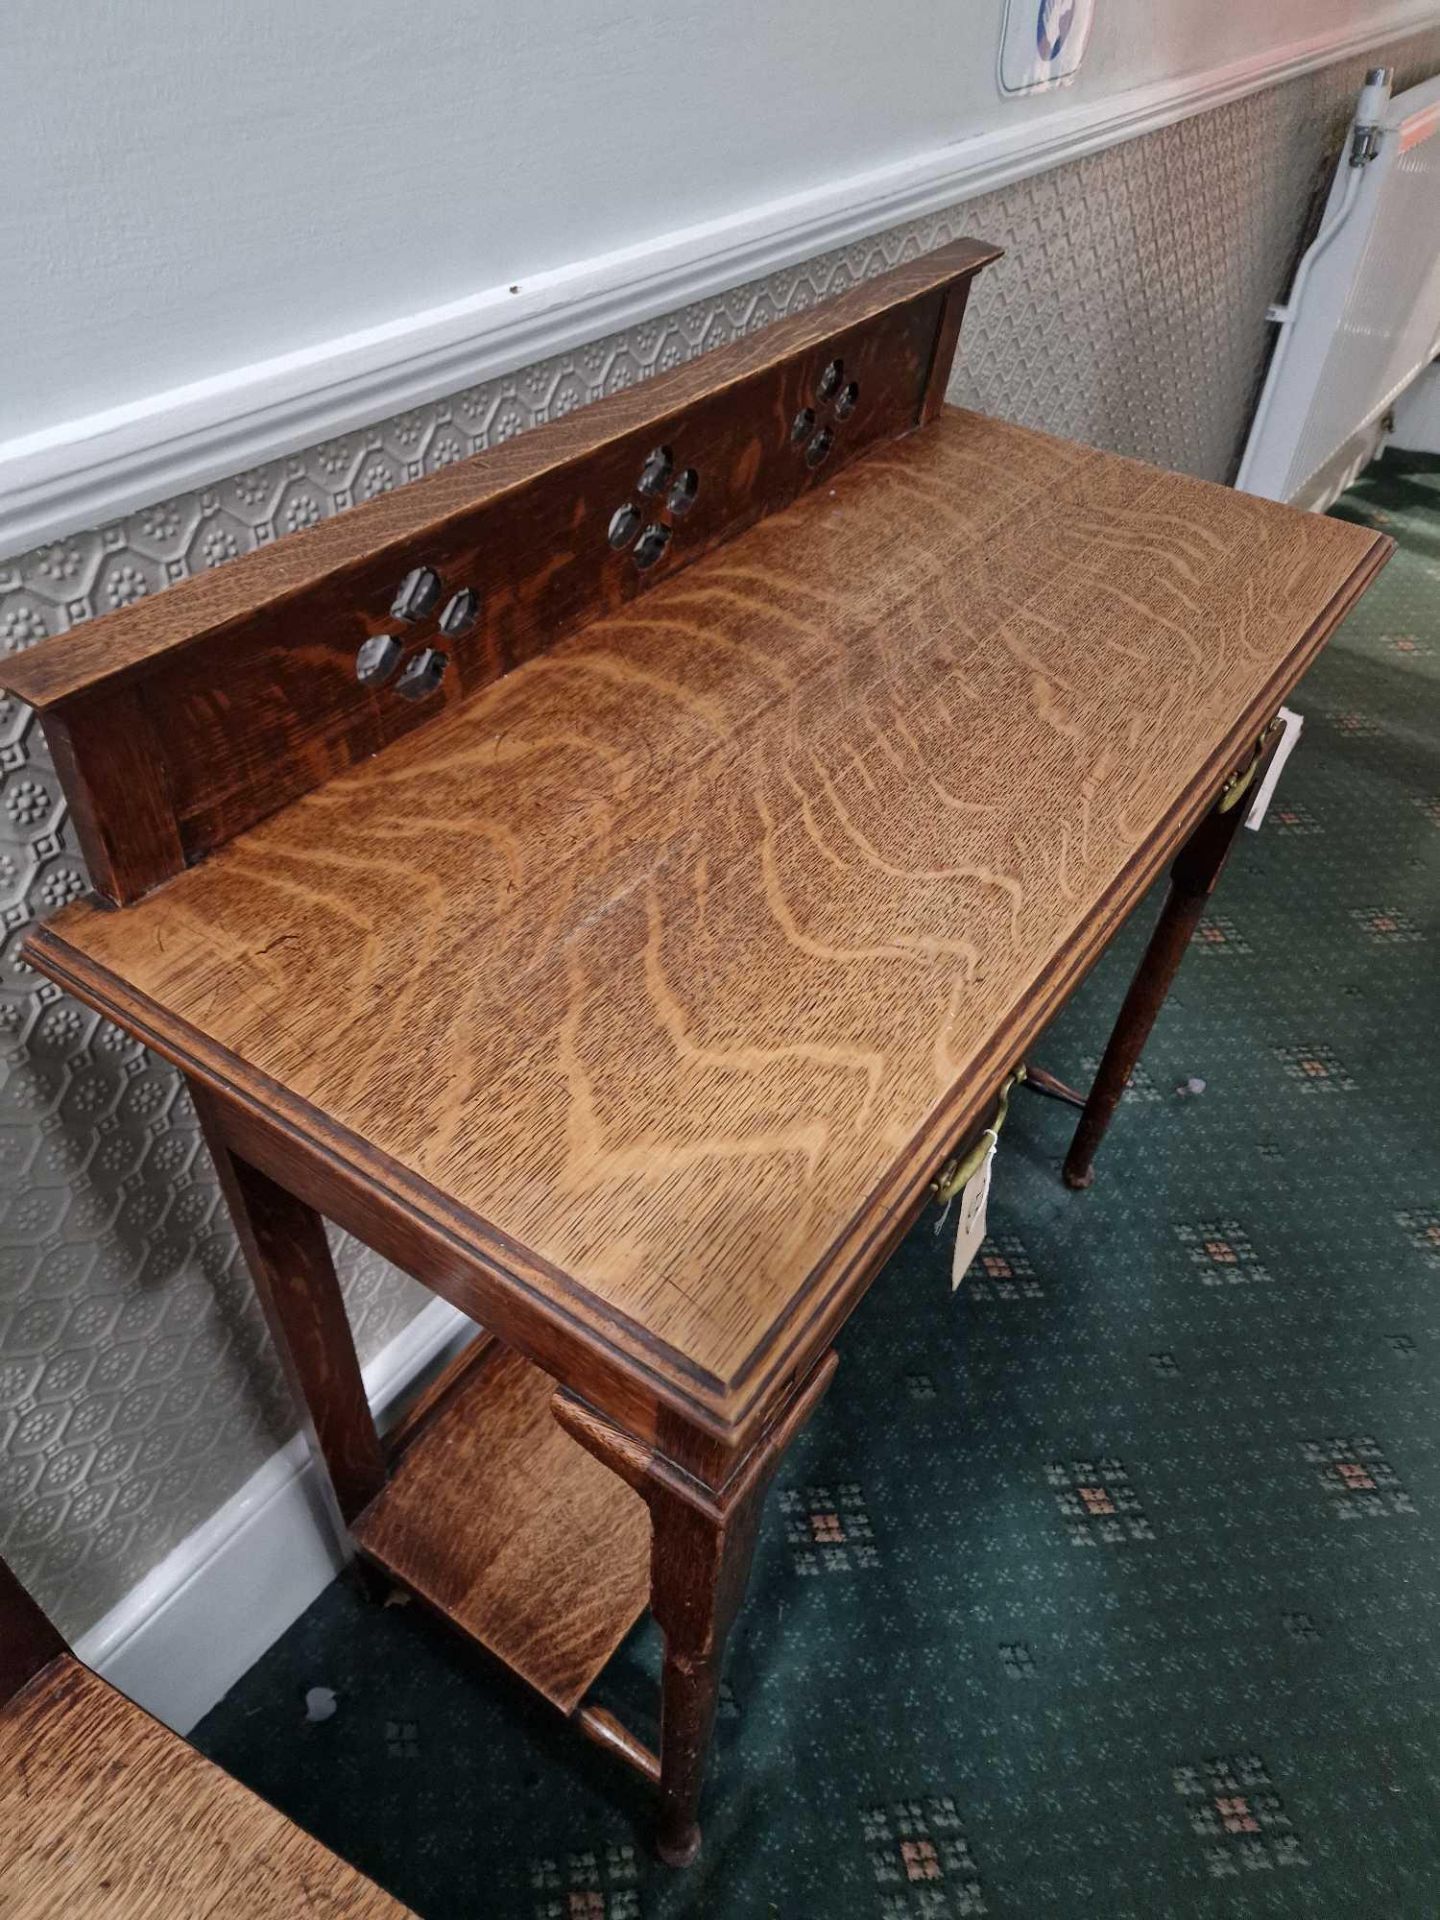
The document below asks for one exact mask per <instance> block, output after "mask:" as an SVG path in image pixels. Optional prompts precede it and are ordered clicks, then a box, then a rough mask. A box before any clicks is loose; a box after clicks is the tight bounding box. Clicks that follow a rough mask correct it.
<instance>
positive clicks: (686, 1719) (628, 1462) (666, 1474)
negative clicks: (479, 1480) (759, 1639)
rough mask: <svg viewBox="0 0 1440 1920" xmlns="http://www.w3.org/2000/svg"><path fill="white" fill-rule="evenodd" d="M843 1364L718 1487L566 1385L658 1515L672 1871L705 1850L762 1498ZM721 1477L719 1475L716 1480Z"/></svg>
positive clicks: (589, 1429) (828, 1365)
mask: <svg viewBox="0 0 1440 1920" xmlns="http://www.w3.org/2000/svg"><path fill="white" fill-rule="evenodd" d="M835 1364H836V1355H835V1354H834V1353H828V1354H826V1356H825V1357H824V1359H823V1360H821V1361H820V1362H819V1363H818V1364H817V1365H816V1366H815V1367H814V1368H813V1369H812V1370H811V1372H810V1374H809V1376H808V1378H807V1379H806V1380H804V1381H803V1382H802V1383H801V1384H800V1385H799V1386H798V1387H797V1388H796V1389H795V1391H794V1392H793V1393H792V1395H791V1397H790V1398H789V1400H788V1401H786V1403H785V1404H784V1406H783V1407H782V1408H780V1409H779V1410H778V1412H777V1416H776V1418H775V1419H774V1420H773V1422H772V1424H771V1425H770V1427H769V1428H768V1429H767V1430H766V1432H765V1433H764V1434H763V1435H762V1436H761V1438H760V1439H759V1440H758V1441H757V1442H756V1443H755V1445H754V1446H753V1447H752V1448H751V1449H750V1450H749V1452H748V1453H746V1454H744V1455H743V1456H742V1457H741V1459H740V1460H739V1462H738V1464H737V1465H735V1466H733V1468H732V1469H731V1471H729V1473H728V1474H726V1475H725V1476H724V1478H723V1480H722V1483H721V1484H720V1485H718V1486H717V1485H714V1484H706V1483H705V1481H703V1480H701V1479H700V1478H697V1477H696V1474H695V1473H694V1472H693V1471H686V1470H685V1468H683V1467H681V1466H679V1465H678V1464H677V1463H676V1462H675V1461H674V1460H672V1459H670V1458H669V1457H667V1455H665V1454H662V1453H659V1452H658V1451H656V1450H655V1449H653V1448H649V1447H646V1446H643V1445H642V1444H641V1443H640V1442H639V1441H637V1440H635V1439H634V1438H633V1437H632V1436H631V1435H630V1434H627V1433H625V1432H623V1431H622V1430H621V1429H620V1428H618V1427H616V1426H614V1425H613V1424H612V1423H611V1422H610V1421H609V1420H607V1419H606V1418H605V1417H604V1416H603V1415H602V1414H599V1413H597V1412H596V1411H595V1409H594V1408H593V1407H589V1406H587V1405H585V1403H584V1402H583V1401H579V1400H576V1399H574V1398H573V1397H572V1396H571V1395H570V1394H568V1393H566V1392H564V1391H563V1390H562V1391H561V1392H559V1393H557V1394H556V1396H555V1399H554V1402H553V1403H552V1404H553V1407H554V1411H555V1417H556V1419H558V1420H559V1421H560V1423H561V1425H562V1426H564V1427H565V1428H566V1430H567V1431H568V1432H570V1433H571V1434H573V1435H574V1436H575V1438H576V1439H577V1440H579V1441H580V1442H581V1444H582V1445H584V1446H586V1447H588V1448H589V1449H590V1451H591V1452H592V1453H593V1454H595V1455H596V1456H597V1458H599V1459H601V1460H603V1461H604V1462H605V1464H606V1465H607V1466H609V1467H610V1468H612V1469H613V1471H614V1472H616V1473H618V1474H619V1475H620V1476H621V1477H622V1479H625V1480H627V1481H628V1482H629V1483H630V1485H631V1486H633V1487H634V1488H635V1490H636V1491H637V1492H638V1493H639V1494H641V1495H642V1496H643V1497H644V1499H645V1501H646V1503H647V1505H648V1506H649V1508H650V1519H651V1528H652V1534H651V1558H650V1609H651V1612H652V1613H653V1614H654V1615H655V1618H656V1620H657V1622H658V1623H659V1626H660V1630H661V1632H662V1633H663V1634H664V1636H665V1662H664V1669H663V1672H662V1676H661V1683H660V1685H661V1691H660V1783H659V1786H660V1816H659V1822H658V1827H657V1831H656V1851H657V1853H658V1854H659V1855H660V1858H661V1859H662V1860H663V1861H665V1863H666V1864H667V1865H668V1866H672V1867H685V1866H689V1864H690V1862H691V1861H692V1860H693V1859H694V1858H695V1856H696V1854H697V1853H698V1852H699V1851H700V1821H699V1814H700V1794H701V1789H702V1788H703V1786H704V1783H705V1768H706V1764H707V1762H708V1760H709V1757H710V1739H711V1735H712V1733H713V1731H714V1726H715V1704H716V1701H717V1699H718V1697H719V1691H720V1671H721V1662H722V1660H723V1658H724V1653H725V1641H726V1637H727V1636H728V1634H729V1632H730V1628H731V1625H732V1623H733V1622H734V1619H735V1615H736V1614H737V1613H738V1612H739V1610H740V1604H741V1602H742V1601H743V1600H744V1598H745V1589H746V1586H747V1584H748V1582H749V1578H750V1564H751V1561H752V1559H753V1557H754V1553H755V1540H756V1536H757V1534H758V1532H759V1528H760V1517H761V1511H762V1508H763V1506H764V1501H765V1494H766V1491H767V1490H768V1488H769V1485H770V1482H771V1480H772V1479H773V1478H774V1475H775V1470H776V1468H777V1467H778V1466H779V1465H780V1462H781V1460H782V1459H783V1458H784V1455H785V1450H786V1448H787V1447H788V1446H789V1444H790V1442H791V1441H792V1440H793V1439H794V1438H795V1435H796V1434H797V1433H798V1432H799V1431H800V1428H801V1427H802V1426H803V1425H804V1423H805V1421H806V1420H807V1419H808V1418H809V1416H810V1413H811V1412H812V1410H813V1409H814V1407H815V1405H816V1403H817V1402H818V1400H819V1399H820V1396H821V1394H822V1393H824V1391H825V1389H826V1387H827V1386H828V1385H829V1384H830V1379H831V1376H832V1374H833V1373H834V1371H835ZM680 1451H684V1449H680ZM694 1451H695V1456H696V1457H697V1458H698V1457H702V1456H703V1455H704V1453H705V1451H706V1443H705V1442H704V1441H703V1439H702V1441H701V1443H700V1445H699V1446H698V1447H697V1448H696V1449H695V1450H694ZM720 1478H721V1475H720V1473H718V1472H717V1473H716V1474H715V1475H714V1476H713V1479H720Z"/></svg>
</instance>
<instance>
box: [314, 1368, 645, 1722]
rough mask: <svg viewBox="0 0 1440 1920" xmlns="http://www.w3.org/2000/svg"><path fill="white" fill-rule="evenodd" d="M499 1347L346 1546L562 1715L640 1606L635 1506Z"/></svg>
mask: <svg viewBox="0 0 1440 1920" xmlns="http://www.w3.org/2000/svg"><path fill="white" fill-rule="evenodd" d="M554 1391H555V1382H554V1381H553V1380H551V1379H549V1378H548V1377H547V1376H546V1375H545V1374H543V1373H542V1372H541V1371H540V1369H539V1368H538V1367H533V1366H531V1364H530V1363H529V1361H527V1360H523V1359H522V1358H521V1357H520V1355H519V1354H518V1353H514V1352H512V1351H509V1350H499V1351H496V1352H494V1353H492V1354H490V1355H488V1356H487V1357H486V1359H485V1360H484V1361H483V1362H482V1363H481V1364H480V1365H479V1366H478V1367H477V1368H476V1369H475V1370H474V1371H473V1372H472V1373H468V1374H466V1375H464V1376H463V1377H462V1378H461V1379H460V1381H459V1383H458V1384H457V1386H456V1388H455V1391H454V1392H453V1393H452V1394H451V1395H450V1396H449V1397H448V1398H447V1399H446V1400H445V1402H444V1403H443V1405H442V1406H441V1407H440V1409H439V1410H438V1411H437V1412H436V1413H435V1414H434V1415H433V1417H432V1418H431V1419H430V1420H429V1422H428V1423H427V1424H426V1426H425V1427H424V1428H423V1430H422V1431H421V1432H420V1433H419V1434H418V1435H417V1436H416V1437H415V1438H414V1439H413V1440H412V1441H411V1443H410V1445H409V1447H408V1448H407V1449H406V1451H405V1453H404V1456H403V1458H402V1459H401V1461H400V1463H399V1465H398V1467H397V1468H396V1469H395V1472H394V1475H393V1477H392V1479H391V1481H390V1484H389V1485H388V1486H387V1487H386V1488H385V1490H384V1492H383V1493H381V1494H380V1496H379V1498H378V1499H377V1500H376V1501H375V1502H374V1504H373V1505H372V1506H371V1507H370V1508H369V1509H368V1511H367V1512H365V1513H364V1514H362V1515H361V1516H360V1518H359V1519H358V1520H357V1521H356V1522H355V1523H354V1526H353V1528H352V1531H353V1533H354V1537H355V1540H356V1542H357V1543H358V1545H359V1546H360V1547H361V1548H362V1550H363V1551H364V1552H365V1553H366V1554H368V1555H369V1556H370V1558H371V1559H373V1560H377V1561H378V1562H379V1563H380V1564H381V1565H382V1566H384V1567H385V1568H387V1569H388V1570H389V1571H390V1572H391V1573H393V1574H395V1575H396V1577H397V1578H399V1579H400V1580H403V1581H404V1583H405V1584H406V1585H407V1586H409V1587H413V1588H414V1590H415V1591H416V1592H417V1593H418V1594H420V1595H421V1596H422V1597H423V1598H424V1599H426V1600H428V1601H430V1602H431V1604H432V1605H434V1606H435V1607H437V1608H438V1609H439V1611H440V1612H442V1613H443V1614H444V1615H445V1616H446V1617H447V1618H448V1619H450V1620H452V1621H454V1622H455V1623H456V1624H457V1625H458V1626H459V1627H461V1628H462V1629H463V1630H464V1631H465V1632H466V1633H468V1634H470V1635H471V1636H472V1637H473V1638H475V1639H476V1640H478V1641H480V1643H481V1644H482V1645H483V1646H486V1647H488V1648H489V1649H490V1651H491V1652H492V1653H494V1654H496V1655H497V1656H498V1657H499V1658H500V1659H501V1660H503V1661H504V1662H505V1664H506V1666H508V1667H509V1668H511V1670H512V1671H513V1672H516V1673H518V1674H519V1675H520V1676H521V1678H522V1679H524V1680H527V1681H528V1682H529V1683H530V1685H531V1686H532V1687H534V1688H535V1689H536V1690H537V1691H538V1692H539V1693H541V1694H543V1695H544V1697H545V1698H546V1699H547V1700H549V1701H550V1702H551V1704H552V1705H553V1706H556V1707H558V1708H559V1709H560V1711H561V1712H562V1713H567V1714H568V1713H571V1712H573V1711H574V1709H575V1708H576V1707H577V1706H578V1705H579V1704H580V1702H581V1700H582V1699H583V1698H584V1697H585V1695H586V1693H588V1692H589V1689H590V1685H591V1682H592V1681H593V1680H594V1679H595V1677H596V1676H597V1675H598V1674H599V1672H600V1670H601V1668H602V1667H603V1666H604V1665H605V1663H606V1661H607V1660H608V1659H609V1658H610V1656H611V1654H612V1653H614V1651H615V1649H616V1648H617V1647H618V1646H619V1644H620V1642H621V1641H622V1640H623V1639H624V1637H625V1635H626V1634H627V1633H628V1632H629V1630H630V1628H631V1627H632V1626H633V1625H634V1624H635V1622H636V1621H637V1620H638V1619H639V1617H640V1615H641V1614H642V1613H643V1612H644V1611H645V1607H646V1605H647V1603H648V1601H649V1598H650V1520H649V1516H648V1514H647V1512H646V1509H645V1504H644V1502H643V1501H642V1500H641V1499H640V1497H639V1495H638V1494H636V1493H633V1492H632V1491H631V1489H630V1488H629V1487H627V1486H626V1485H625V1483H624V1481H623V1480H619V1479H617V1478H616V1476H615V1475H614V1474H613V1473H610V1472H608V1471H607V1470H606V1468H604V1467H603V1466H601V1465H600V1464H599V1462H598V1461H596V1460H594V1459H592V1458H591V1456H590V1455H589V1454H588V1453H586V1452H585V1450H584V1449H583V1448H582V1447H580V1446H579V1445H577V1444H576V1442H575V1441H574V1440H573V1439H571V1437H570V1435H569V1434H568V1433H566V1432H565V1431H564V1430H563V1429H562V1428H561V1427H559V1426H558V1425H557V1424H556V1422H555V1421H554V1420H553V1419H552V1418H551V1415H550V1397H551V1395H552V1394H553V1393H554Z"/></svg>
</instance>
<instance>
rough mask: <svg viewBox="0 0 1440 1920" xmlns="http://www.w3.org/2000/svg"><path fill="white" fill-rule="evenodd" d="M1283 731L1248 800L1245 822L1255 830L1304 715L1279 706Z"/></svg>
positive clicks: (1277, 783) (1259, 824) (1297, 739)
mask: <svg viewBox="0 0 1440 1920" xmlns="http://www.w3.org/2000/svg"><path fill="white" fill-rule="evenodd" d="M1278 718H1279V721H1280V725H1281V728H1282V729H1283V731H1282V732H1281V735H1280V744H1279V746H1278V747H1276V749H1275V751H1274V753H1272V754H1271V756H1270V765H1269V766H1268V767H1267V768H1266V769H1265V778H1264V779H1263V780H1262V781H1261V782H1260V791H1259V792H1258V793H1257V794H1256V795H1255V798H1254V799H1253V800H1252V801H1251V802H1250V811H1249V812H1248V813H1247V814H1246V816H1245V824H1246V826H1247V827H1250V828H1252V829H1253V830H1254V831H1255V832H1257V833H1258V832H1259V831H1260V828H1261V827H1262V826H1264V824H1265V809H1266V808H1267V807H1268V806H1269V805H1270V802H1271V799H1272V798H1273V797H1274V793H1275V789H1276V787H1278V786H1279V784H1280V776H1281V774H1282V773H1283V772H1284V771H1285V762H1286V761H1287V760H1288V759H1289V758H1290V756H1291V754H1292V753H1293V752H1294V751H1295V748H1296V746H1297V745H1298V743H1299V740H1300V729H1301V728H1302V727H1303V726H1304V724H1305V716H1304V715H1303V714H1300V713H1295V712H1293V711H1292V710H1291V709H1290V708H1289V707H1281V709H1280V712H1279V715H1278Z"/></svg>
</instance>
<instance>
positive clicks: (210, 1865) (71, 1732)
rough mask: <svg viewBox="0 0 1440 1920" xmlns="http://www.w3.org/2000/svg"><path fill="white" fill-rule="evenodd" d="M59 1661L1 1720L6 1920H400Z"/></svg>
mask: <svg viewBox="0 0 1440 1920" xmlns="http://www.w3.org/2000/svg"><path fill="white" fill-rule="evenodd" d="M408 1913H409V1909H408V1908H407V1907H402V1906H401V1905H400V1903H399V1902H398V1901H397V1900H392V1899H391V1898H390V1896H389V1895H388V1894H386V1893H382V1892H381V1890H380V1888H379V1887H377V1886H375V1885H374V1884H373V1883H372V1882H371V1881H369V1880H366V1879H365V1878H364V1877H363V1875H361V1874H359V1873H357V1872H355V1870H354V1869H353V1868H352V1867H348V1866H346V1865H345V1863H344V1862H343V1861H342V1860H339V1859H337V1858H336V1857H335V1855H334V1854H332V1853H330V1852H329V1851H327V1849H326V1848H324V1847H322V1846H321V1845H320V1843H319V1841H318V1840H314V1839H312V1838H311V1837H310V1835H309V1834H307V1833H303V1832H302V1831H301V1830H300V1828H299V1827H297V1826H294V1825H292V1823H291V1822H290V1821H288V1820H287V1819H286V1818H285V1817H284V1815H283V1814H280V1813H277V1812H276V1811H275V1809H274V1808H273V1807H270V1806H267V1805H266V1804H265V1802H264V1801H263V1800H260V1799H257V1798H256V1796H255V1795H254V1794H253V1793H251V1792H250V1791H249V1790H248V1789H247V1788H245V1787H242V1786H241V1785H240V1783H239V1782H238V1781H236V1780H232V1779H231V1778H230V1777H229V1776H228V1775H227V1774H224V1773H222V1772H221V1771H220V1769H219V1768H218V1767H216V1766H212V1765H211V1763H210V1762H209V1761H208V1760H206V1759H205V1758H204V1757H203V1756H202V1755H201V1754H199V1753H197V1752H196V1751H195V1749H194V1748H193V1747H189V1746H187V1745H186V1744H185V1742H184V1741H183V1740H181V1739H178V1738H177V1737H176V1736H175V1735H174V1734H173V1733H171V1732H169V1731H168V1729H166V1728H165V1727H162V1726H161V1725H159V1723H158V1722H157V1721H154V1720H152V1719H151V1718H150V1716H149V1715H148V1714H146V1713H142V1712H141V1710H140V1708H139V1707H136V1706H132V1704H131V1703H130V1701H128V1700H126V1699H125V1698H124V1696H123V1695H121V1694H119V1693H117V1692H116V1691H115V1689H114V1688H113V1687H111V1686H108V1685H107V1684H106V1683H105V1682H104V1681H103V1680H101V1679H99V1678H97V1676H96V1675H95V1674H93V1673H91V1672H90V1671H89V1669H88V1668H86V1667H84V1666H82V1665H81V1664H80V1662H79V1661H78V1660H76V1659H75V1658H74V1657H73V1656H72V1655H70V1654H66V1655H64V1656H63V1657H62V1658H61V1659H60V1660H58V1661H56V1663H55V1664H54V1665H53V1666H51V1667H48V1668H47V1669H46V1670H45V1672H44V1673H42V1674H41V1675H40V1676H39V1678H37V1679H36V1680H34V1681H33V1682H32V1683H31V1684H30V1686H29V1687H27V1688H26V1689H25V1691H24V1692H23V1693H21V1694H19V1695H17V1697H16V1698H15V1699H14V1700H12V1701H11V1702H10V1704H9V1705H8V1706H7V1707H4V1708H0V1916H3V1920H301V1917H302V1916H303V1920H405V1916H406V1915H408Z"/></svg>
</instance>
